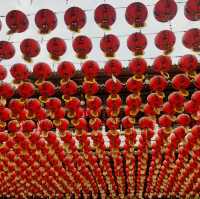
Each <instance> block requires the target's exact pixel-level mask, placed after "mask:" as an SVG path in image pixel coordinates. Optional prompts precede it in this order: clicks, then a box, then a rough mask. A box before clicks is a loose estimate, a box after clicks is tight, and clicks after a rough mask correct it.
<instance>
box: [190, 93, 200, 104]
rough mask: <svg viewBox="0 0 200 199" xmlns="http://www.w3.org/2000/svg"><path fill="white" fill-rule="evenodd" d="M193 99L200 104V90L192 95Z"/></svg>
mask: <svg viewBox="0 0 200 199" xmlns="http://www.w3.org/2000/svg"><path fill="white" fill-rule="evenodd" d="M191 100H192V101H194V102H195V103H196V104H197V105H198V106H199V105H200V91H195V92H194V93H193V94H192V96H191Z"/></svg>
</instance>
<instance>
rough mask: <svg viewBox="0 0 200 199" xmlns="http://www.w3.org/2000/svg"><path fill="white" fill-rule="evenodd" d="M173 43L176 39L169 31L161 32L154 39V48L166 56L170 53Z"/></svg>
mask: <svg viewBox="0 0 200 199" xmlns="http://www.w3.org/2000/svg"><path fill="white" fill-rule="evenodd" d="M175 42H176V37H175V35H174V33H173V32H172V31H170V30H162V31H161V32H159V33H158V34H157V35H156V37H155V45H156V47H157V48H158V49H160V50H163V51H164V52H165V53H166V54H167V53H170V52H171V51H172V49H173V46H174V44H175Z"/></svg>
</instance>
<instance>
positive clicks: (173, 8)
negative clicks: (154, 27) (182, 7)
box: [154, 0, 177, 22]
mask: <svg viewBox="0 0 200 199" xmlns="http://www.w3.org/2000/svg"><path fill="white" fill-rule="evenodd" d="M176 13H177V4H176V2H175V1H174V0H159V1H158V2H157V3H156V5H155V7H154V16H155V18H156V19H157V20H158V21H160V22H167V21H171V20H172V19H173V18H174V17H175V16H176Z"/></svg>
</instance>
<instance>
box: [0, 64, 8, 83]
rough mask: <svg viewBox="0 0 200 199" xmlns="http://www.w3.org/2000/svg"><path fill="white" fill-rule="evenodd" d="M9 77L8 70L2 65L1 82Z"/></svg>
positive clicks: (0, 66)
mask: <svg viewBox="0 0 200 199" xmlns="http://www.w3.org/2000/svg"><path fill="white" fill-rule="evenodd" d="M6 76H7V70H6V68H5V67H4V66H3V65H0V81H2V80H4V79H5V78H6Z"/></svg>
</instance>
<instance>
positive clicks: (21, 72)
mask: <svg viewBox="0 0 200 199" xmlns="http://www.w3.org/2000/svg"><path fill="white" fill-rule="evenodd" d="M10 73H11V75H12V76H13V78H14V79H15V80H16V81H24V80H27V79H28V78H29V75H30V73H29V71H28V68H27V66H26V65H25V64H21V63H18V64H14V65H13V66H12V67H11V69H10Z"/></svg>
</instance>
